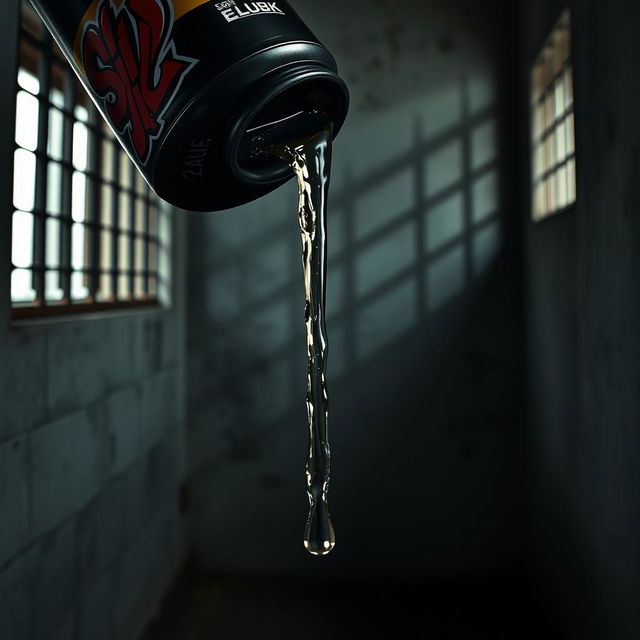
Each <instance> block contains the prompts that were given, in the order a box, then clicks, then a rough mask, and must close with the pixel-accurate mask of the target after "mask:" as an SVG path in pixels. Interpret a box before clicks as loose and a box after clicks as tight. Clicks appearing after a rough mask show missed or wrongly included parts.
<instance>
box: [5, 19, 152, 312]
mask: <svg viewBox="0 0 640 640" xmlns="http://www.w3.org/2000/svg"><path fill="white" fill-rule="evenodd" d="M29 18H30V16H29V15H27V14H26V12H25V10H24V9H23V23H22V27H21V29H20V33H19V36H20V41H21V56H20V60H21V64H20V67H21V69H23V70H25V71H27V72H29V73H31V74H32V75H33V76H34V80H35V79H36V78H37V81H38V85H39V86H38V91H37V92H34V90H31V89H29V88H25V87H24V86H21V85H20V84H19V83H18V82H16V96H17V95H18V92H25V93H27V94H29V95H31V96H33V97H34V98H35V99H36V100H37V105H38V115H37V137H36V148H35V149H26V151H28V152H29V153H32V154H33V156H34V160H35V171H34V175H33V203H32V206H31V207H30V208H29V209H26V210H25V209H22V208H20V209H18V208H17V207H16V211H18V210H19V211H23V210H24V211H25V212H26V213H29V214H30V219H31V220H32V223H33V232H32V238H31V242H32V252H31V264H30V265H28V266H25V265H23V264H20V265H19V266H17V265H15V264H12V270H20V271H21V272H29V273H30V277H31V289H32V295H33V299H32V300H30V301H24V300H22V299H13V312H14V313H13V315H14V317H26V316H30V315H47V314H48V313H49V312H52V311H54V310H53V309H51V308H52V307H55V311H54V312H55V313H58V312H65V311H67V312H71V311H78V310H80V309H79V307H83V308H84V309H82V310H87V309H88V308H96V309H100V308H120V307H121V306H139V305H140V304H156V303H157V286H158V282H159V281H160V278H159V273H158V258H159V255H160V247H161V243H160V239H159V226H158V225H159V223H160V222H159V217H160V210H159V206H158V201H157V199H156V197H155V195H154V194H153V193H152V192H151V190H150V189H149V187H148V186H147V185H146V184H144V183H142V182H141V178H140V177H139V176H138V175H137V169H136V168H135V167H134V166H133V165H132V163H130V161H129V159H128V158H126V156H124V153H122V152H121V147H120V145H119V143H118V141H117V140H116V139H115V138H113V136H112V135H111V134H110V132H108V131H106V129H105V124H104V122H103V120H102V116H101V115H100V113H99V112H98V110H97V108H96V107H95V106H94V105H93V103H92V102H91V101H90V100H89V99H88V97H86V96H85V97H84V99H83V94H82V93H80V94H79V93H78V87H79V81H78V80H77V78H76V76H75V74H74V73H73V72H72V70H71V69H70V68H69V66H68V65H67V63H66V61H64V59H63V58H61V54H60V52H59V50H57V47H56V46H55V44H54V43H53V41H52V38H51V36H50V34H49V32H48V31H47V30H46V29H44V28H43V27H41V26H36V28H35V29H33V28H31V29H30V28H29V27H30V26H31V27H33V26H34V25H30V24H29V23H28V22H26V20H28V19H29ZM38 30H39V32H40V34H41V35H40V37H37V36H36V35H34V31H35V32H38ZM24 43H26V44H28V45H29V46H30V47H31V49H30V50H29V51H26V50H25V51H26V52H25V53H24V55H23V54H22V51H23V49H22V46H23V45H24ZM23 58H24V59H27V64H26V65H25V62H24V60H23ZM29 59H30V60H29ZM29 62H30V63H29ZM54 66H55V71H56V76H55V80H56V82H55V83H54V78H53V72H52V70H53V69H54ZM61 82H62V104H61V103H60V101H54V99H53V97H52V96H53V94H52V90H55V88H56V87H59V85H60V83H61ZM80 92H82V89H80ZM79 104H81V106H83V107H84V108H86V110H87V113H88V117H87V118H83V117H82V116H79V115H78V114H77V112H76V107H77V106H78V105H79ZM52 113H57V114H58V115H59V116H61V117H60V123H61V127H60V128H61V132H60V135H61V144H60V151H61V153H60V154H59V155H60V157H56V154H55V153H52V152H50V150H49V148H48V145H49V140H50V134H51V131H50V117H51V115H50V114H52ZM77 123H81V125H82V127H84V128H85V130H86V133H87V148H86V149H84V151H83V153H86V166H82V167H80V166H76V164H75V163H74V126H76V124H77ZM34 126H36V125H35V123H34ZM104 145H108V146H110V152H111V159H110V165H111V166H110V171H105V170H104V169H107V165H104V163H103V154H102V150H103V147H104ZM14 148H15V149H16V150H18V149H23V147H22V146H20V145H19V144H18V143H17V141H16V144H15V147H14ZM123 162H126V163H129V166H126V167H125V166H124V164H123ZM52 164H55V165H56V166H57V171H58V172H59V173H58V174H57V175H58V176H59V177H60V178H59V179H60V184H59V187H60V189H59V206H58V208H57V211H55V212H53V211H50V209H49V203H48V195H49V188H50V186H51V185H50V184H49V181H50V180H49V168H50V166H51V165H52ZM103 165H104V166H103ZM121 169H123V170H124V169H126V176H127V179H126V181H123V180H122V176H121ZM77 174H81V175H82V180H83V181H84V201H83V203H82V215H81V217H80V219H78V218H77V216H76V219H74V206H77V205H74V191H73V190H74V175H77ZM140 185H141V186H140ZM104 190H107V191H108V193H109V196H110V197H109V201H110V211H108V212H107V211H104V210H103V209H104V204H107V203H104V202H103V192H104ZM76 200H77V196H76ZM123 209H124V210H123ZM152 211H153V212H154V213H155V215H154V222H155V225H154V228H153V229H152V228H151V226H150V225H151V212H152ZM105 213H106V215H107V218H105ZM14 215H15V214H14ZM50 219H51V220H56V221H57V223H58V225H59V236H58V238H57V245H58V246H57V254H58V255H57V264H56V265H55V266H53V265H52V264H50V263H48V251H49V249H48V248H47V246H48V245H47V240H48V239H47V230H48V221H49V220H50ZM74 225H81V226H80V227H78V229H81V230H82V236H81V237H82V244H83V259H82V265H81V264H79V263H78V250H77V247H76V248H75V249H74V247H73V244H72V243H73V239H74ZM76 231H77V229H76ZM105 240H106V241H107V242H106V247H107V253H106V254H105V256H103V255H102V252H103V241H105ZM121 244H122V247H121ZM152 244H153V245H154V248H155V252H154V253H153V254H152V253H151V251H150V247H151V245H152ZM123 249H126V250H123ZM107 256H108V258H107ZM152 258H153V259H154V264H153V265H152V264H150V260H151V259H152ZM49 274H54V275H53V276H52V277H54V278H57V282H58V288H59V291H60V294H61V295H60V297H59V298H55V299H52V298H51V297H49V296H48V290H47V278H48V277H51V276H49ZM76 274H77V275H76ZM76 278H80V279H81V282H82V285H83V287H84V289H85V290H86V292H87V293H86V296H85V295H83V296H81V297H78V295H77V293H74V282H76V283H77V282H78V280H75V279H76ZM12 298H13V296H12Z"/></svg>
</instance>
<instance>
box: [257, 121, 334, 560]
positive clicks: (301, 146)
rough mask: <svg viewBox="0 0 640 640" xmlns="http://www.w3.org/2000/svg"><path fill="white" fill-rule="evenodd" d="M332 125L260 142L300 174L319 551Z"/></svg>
mask: <svg viewBox="0 0 640 640" xmlns="http://www.w3.org/2000/svg"><path fill="white" fill-rule="evenodd" d="M331 140H332V126H331V123H330V122H327V121H325V122H323V124H322V127H321V128H319V130H318V131H317V132H316V133H314V134H313V135H311V136H309V137H306V138H303V139H300V140H297V141H295V142H289V143H270V142H265V141H263V142H262V143H261V145H260V146H261V148H262V149H263V150H265V151H268V152H269V153H272V154H273V155H277V156H278V157H280V158H282V159H283V160H285V161H286V162H288V163H289V165H290V166H291V168H292V169H293V171H294V173H295V175H296V178H297V180H298V192H299V203H298V219H299V223H300V232H301V234H302V267H303V273H304V289H305V308H304V319H305V325H306V330H307V418H308V429H309V432H308V433H309V450H308V457H307V463H306V469H305V470H306V480H307V494H308V497H309V516H308V518H307V524H306V527H305V531H304V546H305V548H306V549H307V551H309V552H310V553H312V554H314V555H318V556H324V555H326V554H328V553H329V552H330V551H331V550H332V549H333V547H334V546H335V544H336V538H335V532H334V529H333V525H332V523H331V516H330V514H329V505H328V493H329V479H330V475H331V452H330V448H329V431H328V421H329V397H328V393H327V378H326V364H327V353H328V342H327V330H326V326H325V307H326V282H327V195H328V190H329V176H330V173H331Z"/></svg>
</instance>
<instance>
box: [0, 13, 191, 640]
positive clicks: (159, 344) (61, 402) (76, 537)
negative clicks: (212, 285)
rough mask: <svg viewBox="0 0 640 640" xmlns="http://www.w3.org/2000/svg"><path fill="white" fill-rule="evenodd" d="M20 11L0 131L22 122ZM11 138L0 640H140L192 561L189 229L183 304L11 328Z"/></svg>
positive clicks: (2, 348) (5, 46) (5, 72)
mask: <svg viewBox="0 0 640 640" xmlns="http://www.w3.org/2000/svg"><path fill="white" fill-rule="evenodd" d="M16 9H17V3H16V2H9V3H4V4H3V18H2V27H1V31H2V36H3V38H2V45H1V47H0V51H1V55H0V82H1V83H2V86H4V87H6V88H7V90H6V91H4V92H3V95H2V98H0V121H1V122H4V123H7V122H8V123H12V122H14V108H15V99H14V94H13V91H12V90H11V87H13V86H14V83H15V66H14V65H15V57H14V51H15V34H16V20H17V10H16ZM12 140H13V128H12V127H11V126H9V127H4V129H3V130H2V132H1V140H0V203H1V204H0V208H1V211H2V215H0V220H2V223H1V225H2V227H1V230H0V638H3V639H4V638H6V639H11V640H39V639H43V640H116V639H118V640H130V639H131V638H133V637H135V634H136V633H137V632H138V631H139V629H140V627H141V625H142V624H143V623H144V621H145V619H146V618H147V617H148V615H149V613H150V610H151V607H152V605H153V603H154V600H155V599H156V598H157V597H158V596H159V595H160V594H161V592H162V590H163V588H164V587H165V586H166V585H167V583H168V581H169V580H170V578H171V576H172V574H173V572H174V571H175V569H176V567H177V565H178V563H179V562H180V560H181V558H182V556H183V549H184V535H183V527H182V522H181V519H180V516H179V514H178V486H179V483H180V479H181V476H182V475H183V472H184V461H183V455H182V452H183V449H184V447H183V434H184V431H183V424H184V422H183V420H184V414H185V409H184V386H185V385H184V380H183V378H184V375H183V374H184V358H185V353H184V351H185V350H184V346H183V338H184V322H183V315H184V314H183V310H184V301H183V299H182V292H183V291H184V286H183V276H184V269H183V268H182V262H183V258H182V255H183V232H182V228H183V222H184V218H182V217H180V216H175V217H173V215H172V213H171V212H170V211H167V212H165V215H167V216H169V217H168V222H169V224H172V225H173V227H174V239H173V245H172V247H173V248H172V257H173V276H172V277H173V284H174V290H173V301H172V302H173V303H172V306H171V308H169V309H163V310H158V311H152V312H146V313H134V314H126V313H122V314H119V315H114V314H110V313H107V314H104V315H101V316H96V317H82V318H78V319H75V320H74V319H69V320H67V321H59V322H50V321H45V322H43V323H41V324H35V323H32V324H28V323H27V324H24V323H23V324H22V325H20V326H18V325H16V324H11V323H10V321H9V314H10V307H9V299H10V296H9V289H8V283H9V280H10V278H9V274H10V271H9V268H10V255H11V254H10V230H11V213H12V211H11V209H10V207H11V204H10V203H11V201H12V176H11V163H12V156H13V147H12Z"/></svg>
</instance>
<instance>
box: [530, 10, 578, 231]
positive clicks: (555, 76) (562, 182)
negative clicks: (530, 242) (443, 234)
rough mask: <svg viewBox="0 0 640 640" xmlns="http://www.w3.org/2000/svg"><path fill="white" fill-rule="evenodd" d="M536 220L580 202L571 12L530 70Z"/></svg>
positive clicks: (532, 163)
mask: <svg viewBox="0 0 640 640" xmlns="http://www.w3.org/2000/svg"><path fill="white" fill-rule="evenodd" d="M531 149H532V159H531V166H532V216H533V220H534V221H537V220H542V219H544V218H546V217H548V216H550V215H552V214H554V213H557V212H559V211H562V210H563V209H566V208H567V207H569V206H570V205H572V204H573V203H574V202H575V200H576V162H575V124H574V115H573V68H572V64H571V16H570V13H569V10H568V9H567V10H566V11H565V12H564V13H563V14H562V15H561V16H560V19H559V20H558V22H557V23H556V24H555V26H554V28H553V30H552V31H551V35H550V36H549V37H548V38H547V41H546V42H545V44H544V47H543V48H542V51H541V52H540V55H539V56H538V58H537V59H536V61H535V63H534V65H533V69H532V70H531Z"/></svg>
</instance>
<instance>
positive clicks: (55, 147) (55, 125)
mask: <svg viewBox="0 0 640 640" xmlns="http://www.w3.org/2000/svg"><path fill="white" fill-rule="evenodd" d="M63 136H64V115H63V114H62V112H61V111H58V109H49V140H48V141H47V153H48V154H49V155H50V156H51V157H52V158H53V159H54V160H62V145H63V139H64V137H63Z"/></svg>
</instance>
